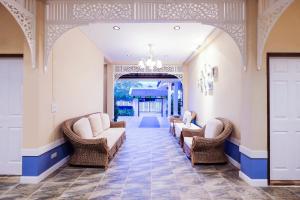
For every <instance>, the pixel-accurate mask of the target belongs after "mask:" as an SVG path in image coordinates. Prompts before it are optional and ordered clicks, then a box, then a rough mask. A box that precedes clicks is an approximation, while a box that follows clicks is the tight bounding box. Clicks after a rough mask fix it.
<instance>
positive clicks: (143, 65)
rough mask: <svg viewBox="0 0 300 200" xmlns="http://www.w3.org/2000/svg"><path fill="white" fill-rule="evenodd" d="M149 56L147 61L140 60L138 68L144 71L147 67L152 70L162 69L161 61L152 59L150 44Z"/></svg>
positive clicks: (150, 45)
mask: <svg viewBox="0 0 300 200" xmlns="http://www.w3.org/2000/svg"><path fill="white" fill-rule="evenodd" d="M148 46H149V56H148V58H147V59H145V60H143V59H142V60H140V61H139V64H138V66H139V67H140V68H141V69H145V68H146V67H148V68H149V69H151V70H153V69H154V67H156V68H159V69H160V68H162V62H161V60H154V58H153V50H152V44H149V45H148Z"/></svg>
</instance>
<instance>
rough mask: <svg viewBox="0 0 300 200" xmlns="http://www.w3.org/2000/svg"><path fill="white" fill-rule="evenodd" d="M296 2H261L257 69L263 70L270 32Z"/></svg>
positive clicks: (288, 0) (282, 0) (267, 0)
mask: <svg viewBox="0 0 300 200" xmlns="http://www.w3.org/2000/svg"><path fill="white" fill-rule="evenodd" d="M293 2H294V0H259V6H258V9H259V11H258V22H257V69H258V70H261V68H262V64H263V53H264V48H265V45H266V42H267V39H268V37H269V35H270V32H271V30H272V28H273V26H274V25H275V23H276V22H277V20H278V19H279V17H280V16H281V15H282V13H283V12H284V11H285V10H286V9H287V8H288V7H289V5H291V3H293Z"/></svg>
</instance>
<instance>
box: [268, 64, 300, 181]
mask: <svg viewBox="0 0 300 200" xmlns="http://www.w3.org/2000/svg"><path fill="white" fill-rule="evenodd" d="M270 180H300V58H271V59H270Z"/></svg>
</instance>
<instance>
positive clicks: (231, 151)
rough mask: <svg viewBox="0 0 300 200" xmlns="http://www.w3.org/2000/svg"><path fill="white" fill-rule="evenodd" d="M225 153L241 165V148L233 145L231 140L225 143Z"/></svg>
mask: <svg viewBox="0 0 300 200" xmlns="http://www.w3.org/2000/svg"><path fill="white" fill-rule="evenodd" d="M225 153H226V154H227V155H228V156H230V157H231V158H232V159H234V160H235V161H236V162H238V163H240V160H241V153H240V150H239V146H238V145H236V144H234V143H232V142H231V141H230V140H226V141H225Z"/></svg>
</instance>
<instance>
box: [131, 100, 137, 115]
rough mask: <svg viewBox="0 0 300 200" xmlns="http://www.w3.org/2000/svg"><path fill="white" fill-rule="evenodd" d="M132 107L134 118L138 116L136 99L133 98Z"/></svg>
mask: <svg viewBox="0 0 300 200" xmlns="http://www.w3.org/2000/svg"><path fill="white" fill-rule="evenodd" d="M132 106H133V110H134V116H138V99H137V98H134V99H133V101H132Z"/></svg>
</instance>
